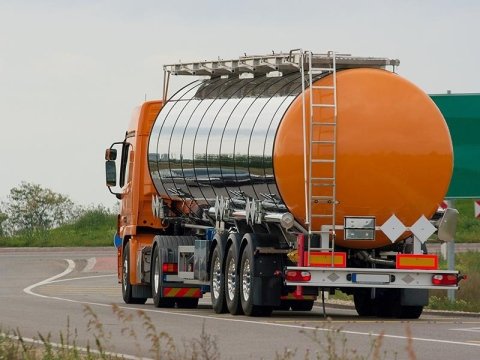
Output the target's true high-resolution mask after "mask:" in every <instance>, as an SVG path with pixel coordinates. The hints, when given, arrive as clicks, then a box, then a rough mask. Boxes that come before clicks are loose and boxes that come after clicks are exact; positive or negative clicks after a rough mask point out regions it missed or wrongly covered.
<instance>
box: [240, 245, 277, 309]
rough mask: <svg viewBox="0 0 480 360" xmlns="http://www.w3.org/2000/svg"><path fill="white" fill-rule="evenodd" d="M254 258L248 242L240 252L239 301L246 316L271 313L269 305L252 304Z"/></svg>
mask: <svg viewBox="0 0 480 360" xmlns="http://www.w3.org/2000/svg"><path fill="white" fill-rule="evenodd" d="M253 266H254V258H253V250H252V246H251V244H250V243H248V244H247V246H246V247H245V249H244V250H243V253H242V260H241V263H240V276H239V280H240V281H239V285H240V286H239V287H240V302H241V304H242V309H243V312H244V314H245V315H248V316H269V315H270V314H271V313H272V307H271V306H260V305H254V304H253V289H254V288H255V287H254V282H255V277H254V273H253Z"/></svg>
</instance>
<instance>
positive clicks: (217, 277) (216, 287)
mask: <svg viewBox="0 0 480 360" xmlns="http://www.w3.org/2000/svg"><path fill="white" fill-rule="evenodd" d="M210 297H211V299H212V308H213V311H215V312H216V313H217V314H224V313H226V312H228V308H227V303H226V300H225V267H224V265H223V257H222V254H221V250H220V244H218V245H217V246H216V247H215V249H214V250H213V253H212V261H211V264H210Z"/></svg>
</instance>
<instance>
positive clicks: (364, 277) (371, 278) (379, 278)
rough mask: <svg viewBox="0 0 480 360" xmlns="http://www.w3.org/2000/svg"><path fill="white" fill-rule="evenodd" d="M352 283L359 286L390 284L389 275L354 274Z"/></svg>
mask: <svg viewBox="0 0 480 360" xmlns="http://www.w3.org/2000/svg"><path fill="white" fill-rule="evenodd" d="M352 282H354V283H357V284H389V283H390V275H388V274H352Z"/></svg>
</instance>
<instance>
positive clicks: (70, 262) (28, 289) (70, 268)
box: [23, 259, 75, 298]
mask: <svg viewBox="0 0 480 360" xmlns="http://www.w3.org/2000/svg"><path fill="white" fill-rule="evenodd" d="M65 261H66V262H67V263H68V267H67V268H66V269H65V271H64V272H62V273H60V274H57V275H55V276H52V277H50V278H48V279H46V280H43V281H40V282H38V283H36V284H33V285H30V286H29V287H26V288H25V289H23V291H24V292H25V293H27V294H29V295H34V296H40V297H45V298H48V296H43V295H40V294H35V293H34V292H32V290H33V289H35V288H36V287H38V286H41V285H46V284H49V283H50V282H51V281H53V280H56V279H58V278H61V277H63V276H65V275H68V274H70V273H71V272H72V271H73V269H75V262H74V261H73V260H70V259H65Z"/></svg>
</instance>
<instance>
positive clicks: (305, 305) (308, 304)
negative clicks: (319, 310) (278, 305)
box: [290, 300, 314, 311]
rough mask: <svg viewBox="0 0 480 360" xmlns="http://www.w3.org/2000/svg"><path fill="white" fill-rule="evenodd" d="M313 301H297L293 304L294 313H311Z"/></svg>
mask: <svg viewBox="0 0 480 360" xmlns="http://www.w3.org/2000/svg"><path fill="white" fill-rule="evenodd" d="M313 303H314V301H313V300H295V301H292V302H291V305H290V306H291V308H292V310H293V311H311V310H312V309H313Z"/></svg>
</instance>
